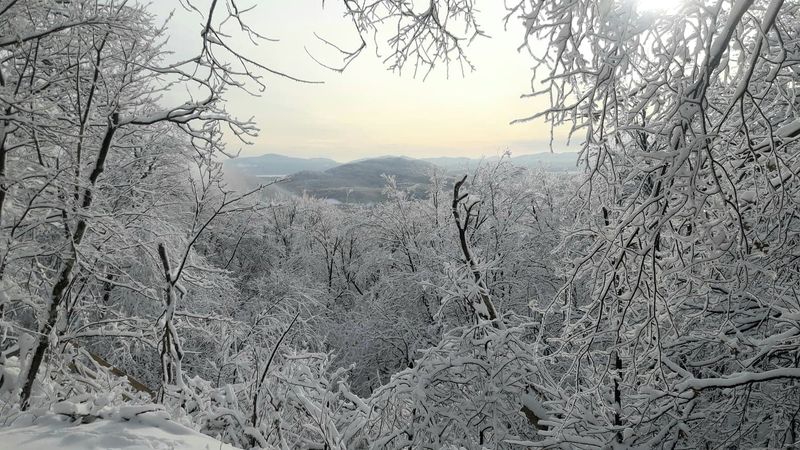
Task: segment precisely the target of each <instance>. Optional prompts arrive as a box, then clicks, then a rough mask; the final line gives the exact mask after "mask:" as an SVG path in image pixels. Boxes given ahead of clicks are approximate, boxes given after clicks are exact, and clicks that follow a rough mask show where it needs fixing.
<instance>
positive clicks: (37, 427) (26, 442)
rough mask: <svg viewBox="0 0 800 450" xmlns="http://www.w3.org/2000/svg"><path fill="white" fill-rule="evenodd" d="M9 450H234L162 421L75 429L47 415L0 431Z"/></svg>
mask: <svg viewBox="0 0 800 450" xmlns="http://www.w3.org/2000/svg"><path fill="white" fill-rule="evenodd" d="M0 448H2V449H9V450H101V449H102V450H107V449H147V450H149V449H157V450H234V449H235V447H232V446H230V445H227V444H223V443H221V442H219V441H217V440H216V439H213V438H211V437H209V436H206V435H204V434H201V433H199V432H197V431H194V430H191V429H189V428H186V427H184V426H182V425H179V424H177V423H175V422H172V421H169V420H166V419H153V418H142V419H131V420H119V419H118V420H102V419H101V420H96V421H94V422H92V423H84V424H79V425H76V424H75V423H74V422H72V421H71V420H68V419H67V418H66V417H64V416H57V415H48V416H45V417H41V418H38V419H36V420H35V421H34V423H32V424H28V425H22V426H21V425H14V426H11V427H9V428H0Z"/></svg>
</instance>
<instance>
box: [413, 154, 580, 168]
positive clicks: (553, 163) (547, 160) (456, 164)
mask: <svg viewBox="0 0 800 450" xmlns="http://www.w3.org/2000/svg"><path fill="white" fill-rule="evenodd" d="M498 159H499V158H498V157H497V156H494V157H491V158H480V159H478V158H465V157H439V158H424V159H422V160H423V161H427V162H430V163H432V164H435V165H437V166H439V167H441V168H443V169H445V170H447V171H448V172H463V171H472V170H474V169H475V168H476V167H478V166H479V165H480V164H481V163H491V162H495V161H497V160H498ZM510 161H511V164H514V165H516V166H520V167H526V168H528V169H543V170H546V171H551V172H571V171H575V170H577V168H576V165H577V162H578V154H577V153H550V152H543V153H533V154H530V155H519V156H513V157H511V159H510Z"/></svg>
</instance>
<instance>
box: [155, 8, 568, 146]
mask: <svg viewBox="0 0 800 450" xmlns="http://www.w3.org/2000/svg"><path fill="white" fill-rule="evenodd" d="M251 1H252V0H251ZM478 6H479V7H480V8H481V13H480V16H479V18H480V19H481V26H482V28H483V29H484V30H485V31H486V32H487V33H488V34H489V35H490V36H492V38H491V39H478V40H476V41H475V42H474V43H473V44H472V45H471V46H470V47H469V49H468V50H469V55H470V57H471V60H472V62H473V64H474V65H475V66H476V67H477V70H476V71H475V72H472V73H467V74H466V76H465V77H462V76H461V75H460V73H454V72H456V71H451V76H450V79H449V80H448V79H446V76H445V70H444V67H442V68H440V69H436V70H435V71H434V73H432V74H431V75H430V76H429V77H428V79H427V80H425V81H423V80H422V79H414V78H413V77H412V76H411V73H410V71H409V73H406V74H403V75H398V74H396V73H391V72H389V71H388V70H386V68H385V65H384V63H383V62H382V58H381V57H380V55H376V52H375V48H374V47H372V45H371V44H372V43H371V42H370V48H368V49H367V50H366V51H365V52H364V53H362V55H361V56H360V57H359V58H358V59H356V60H355V61H354V62H353V63H352V64H351V65H350V66H349V67H348V69H347V70H346V71H345V72H344V73H343V74H339V73H336V72H333V71H331V70H328V69H326V68H324V67H321V66H320V65H319V64H317V63H316V62H314V61H313V60H312V59H311V57H310V56H309V55H308V54H307V53H306V49H307V50H308V51H309V52H311V53H312V54H313V55H314V57H315V58H317V59H319V60H321V61H323V62H326V63H328V64H330V65H336V64H337V63H338V62H339V61H340V60H337V59H336V58H335V55H333V54H331V52H329V51H327V50H329V49H326V46H325V45H324V44H322V43H321V42H320V41H319V40H318V39H316V38H315V37H314V33H315V32H316V33H317V34H319V35H320V36H322V37H324V38H325V39H328V40H330V41H332V42H335V43H336V44H337V45H339V46H341V47H343V48H355V47H357V44H358V42H359V41H358V36H357V34H356V32H355V30H354V29H353V28H352V24H351V22H350V21H349V20H348V19H346V18H344V17H343V9H342V8H343V6H342V5H341V4H340V2H326V3H325V8H324V9H323V8H322V6H321V2H319V0H294V1H291V2H258V3H257V6H256V8H255V9H254V10H253V11H252V12H251V13H250V14H249V20H250V23H251V24H252V25H254V28H255V29H256V30H257V31H258V32H259V33H261V34H263V35H265V36H268V37H270V38H277V39H280V42H277V43H269V42H263V43H261V44H260V45H259V46H258V47H253V46H252V45H251V44H250V43H249V42H248V41H247V40H245V39H242V40H241V45H242V48H244V49H246V50H247V51H248V52H250V53H249V54H250V55H252V57H253V59H255V60H257V61H259V62H261V63H264V64H266V65H268V66H270V67H273V68H275V69H278V70H281V71H284V72H287V73H291V74H292V75H295V76H298V77H301V78H305V79H311V80H320V81H323V82H324V84H321V85H306V84H298V83H296V82H292V81H289V80H286V79H282V78H277V77H274V76H267V77H265V81H266V84H267V91H266V92H264V93H263V94H262V96H261V97H258V98H252V97H249V96H247V95H246V94H244V93H241V92H234V91H231V92H230V93H229V98H230V101H229V104H228V109H229V110H230V111H232V112H233V113H235V114H237V115H239V116H242V117H250V116H253V117H254V119H255V121H256V123H257V124H258V126H259V127H260V129H261V134H260V136H259V137H258V139H257V140H256V141H255V144H254V145H252V146H243V147H242V154H243V155H259V154H263V153H269V152H272V153H281V154H286V155H291V156H299V157H315V156H323V157H330V158H333V159H336V160H339V161H347V160H352V159H358V158H364V157H370V156H378V155H386V154H395V155H406V156H411V157H425V156H470V157H479V156H482V155H485V156H493V155H497V154H500V153H502V152H503V151H505V150H511V151H512V153H513V154H517V155H519V154H528V153H538V152H542V151H549V141H550V127H549V126H548V125H546V124H545V123H544V122H543V121H538V122H534V123H527V124H522V125H513V126H512V125H509V122H510V121H512V120H514V119H517V118H521V117H526V116H529V115H531V114H533V113H535V112H539V111H541V110H542V109H544V108H545V107H546V106H547V100H546V98H544V97H537V98H535V99H521V98H520V96H521V95H522V94H524V93H527V92H529V90H530V83H531V75H532V71H531V66H532V65H533V64H532V60H531V59H530V57H529V56H527V55H525V54H520V53H518V52H517V51H516V49H517V47H518V46H519V44H520V43H521V42H522V40H523V37H524V34H523V29H522V27H521V26H519V25H517V22H513V23H512V25H514V27H513V28H511V27H510V28H509V30H507V31H506V30H504V29H503V23H502V17H503V15H504V11H505V10H504V7H503V2H502V1H494V0H490V1H482V2H478ZM153 8H154V9H156V10H157V13H158V14H160V15H163V16H164V17H166V14H168V13H169V11H171V10H172V9H175V17H174V18H173V20H172V22H171V25H170V30H171V34H172V37H171V39H170V46H171V47H172V48H174V49H176V51H179V50H180V49H187V48H194V46H195V45H196V44H197V43H198V42H199V40H197V39H196V36H197V34H198V33H199V31H198V30H199V29H200V26H201V24H200V23H199V22H198V19H197V17H196V16H191V15H188V14H186V13H185V12H184V11H182V10H181V9H180V7H179V6H178V5H177V2H176V3H174V4H173V3H172V2H163V3H162V2H156V3H154V5H153ZM562 134H563V133H562ZM565 142H566V137H565V136H563V135H560V136H556V143H555V144H554V148H555V150H556V151H558V150H560V149H564V148H565ZM237 147H238V144H237Z"/></svg>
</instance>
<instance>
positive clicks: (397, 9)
mask: <svg viewBox="0 0 800 450" xmlns="http://www.w3.org/2000/svg"><path fill="white" fill-rule="evenodd" d="M344 4H345V7H346V8H347V11H348V13H349V15H350V17H351V19H352V21H353V24H354V26H355V27H356V30H357V31H358V33H359V34H360V36H361V41H362V45H361V46H360V47H359V48H358V49H357V50H356V51H354V52H346V51H342V50H341V49H339V50H340V51H341V52H342V53H343V54H344V55H345V66H346V65H347V64H349V61H351V60H352V58H353V57H354V56H355V55H357V54H359V53H360V52H361V51H362V50H363V49H364V48H366V42H367V41H368V40H369V38H370V36H372V38H373V42H375V43H376V46H378V49H379V51H380V52H383V51H382V50H381V45H378V44H377V42H378V40H379V39H380V40H384V39H385V41H386V46H387V47H388V50H387V51H386V55H385V56H383V58H384V62H385V63H386V64H387V65H388V67H389V69H390V70H393V71H397V72H402V70H403V69H404V68H406V66H408V65H410V66H411V67H412V70H413V74H414V75H415V76H416V75H417V74H419V75H421V76H422V77H423V78H424V77H427V76H428V74H430V73H431V71H432V70H433V69H434V68H435V67H436V66H437V65H439V64H444V65H445V66H446V68H447V73H448V74H449V71H450V66H451V65H455V66H456V67H457V68H458V70H459V71H460V72H461V74H462V75H463V74H464V73H466V72H467V71H470V70H472V69H473V66H472V64H471V63H470V61H469V59H468V58H467V55H466V53H465V46H466V45H468V44H469V43H470V42H471V41H472V40H473V39H475V38H476V37H478V36H482V35H483V32H482V31H481V29H480V27H479V25H478V23H477V21H476V14H475V12H476V11H475V6H474V0H455V1H453V0H421V1H411V2H408V1H403V0H344ZM384 33H386V35H384ZM323 42H326V43H328V44H329V45H332V44H330V42H327V41H325V40H323ZM336 48H337V49H338V47H336Z"/></svg>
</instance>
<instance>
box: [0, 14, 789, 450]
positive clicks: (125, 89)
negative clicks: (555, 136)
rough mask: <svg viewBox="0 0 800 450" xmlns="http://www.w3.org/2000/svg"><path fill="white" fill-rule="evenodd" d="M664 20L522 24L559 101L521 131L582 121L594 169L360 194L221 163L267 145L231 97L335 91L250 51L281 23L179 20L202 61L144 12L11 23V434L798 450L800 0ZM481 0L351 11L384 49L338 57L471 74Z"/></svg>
mask: <svg viewBox="0 0 800 450" xmlns="http://www.w3.org/2000/svg"><path fill="white" fill-rule="evenodd" d="M484 1H488V0H484ZM643 1H644V0H638V1H635V0H602V1H589V0H518V1H517V0H514V1H507V2H506V8H507V10H508V11H507V14H508V15H507V17H506V19H505V20H507V21H509V22H512V21H513V22H515V23H521V24H523V25H524V30H525V33H524V35H522V36H520V43H519V45H520V46H519V51H521V52H524V53H525V54H527V55H529V56H530V61H531V64H532V66H533V68H534V70H533V72H532V74H531V84H530V86H520V93H521V94H523V96H540V95H541V96H544V97H546V98H547V99H548V101H549V107H548V108H546V109H544V110H541V111H531V114H530V116H529V117H522V118H519V119H518V120H517V121H516V122H517V123H521V122H525V121H529V120H534V119H537V118H545V119H546V120H547V121H548V122H549V123H550V124H551V125H552V126H553V127H566V128H568V129H569V130H570V139H571V140H572V141H573V142H575V143H577V144H576V145H578V146H579V148H580V160H579V163H578V166H577V168H576V172H575V173H548V172H546V171H541V170H527V169H523V168H520V167H517V166H515V165H513V164H511V163H510V162H509V161H508V159H507V158H501V159H500V160H499V161H487V162H486V163H485V164H483V165H481V166H480V167H479V168H477V169H475V170H473V171H470V172H469V173H465V174H460V175H459V176H457V177H454V176H452V175H450V174H447V173H443V172H440V171H436V170H432V171H431V173H430V174H429V183H428V186H427V189H426V195H425V196H422V197H420V196H411V195H409V194H408V192H405V191H404V190H403V189H402V188H401V187H398V185H397V183H396V182H395V180H394V179H393V178H392V177H386V187H385V190H384V196H385V200H384V201H383V202H380V203H376V204H368V205H367V204H364V205H355V204H348V205H334V204H330V203H329V202H325V201H323V200H321V199H315V198H311V197H308V196H274V195H272V194H270V191H269V190H268V189H267V187H268V186H265V185H261V186H257V187H255V188H253V189H244V190H243V189H234V188H233V187H231V186H230V184H229V182H228V181H229V180H228V179H227V178H226V176H225V173H224V171H223V166H222V161H223V160H224V159H226V158H229V157H234V156H235V151H232V150H231V149H230V148H231V142H233V141H235V140H237V139H239V140H241V142H245V143H246V142H248V140H249V139H250V138H252V137H253V136H255V135H256V134H257V133H258V129H257V126H256V123H255V122H254V121H253V120H252V119H241V118H237V117H235V116H234V115H232V114H231V113H229V109H228V108H227V104H226V99H227V95H229V93H230V92H232V91H234V90H236V91H244V92H259V91H261V90H262V89H264V88H265V87H266V80H269V79H270V78H271V77H281V78H289V79H291V80H293V81H295V82H298V83H307V82H309V80H306V79H305V78H303V77H302V76H301V74H300V75H298V74H293V73H290V72H284V71H282V70H278V69H276V68H273V67H271V66H270V64H269V62H268V61H259V60H257V59H255V58H253V57H252V56H251V55H249V54H247V53H246V52H244V51H241V50H239V49H238V47H237V46H236V45H235V39H233V38H232V36H233V35H234V34H235V35H237V36H242V35H244V36H246V37H248V38H250V39H252V40H253V41H255V42H261V43H264V44H265V45H268V44H269V39H268V38H266V37H265V36H266V33H265V32H264V30H260V29H258V27H257V23H258V20H257V14H258V8H257V7H255V8H252V7H251V6H254V5H245V4H240V2H239V1H238V0H210V1H205V2H203V1H197V0H181V2H180V7H182V8H185V9H186V11H188V12H189V13H191V14H194V15H195V17H197V18H199V19H200V21H199V22H200V23H201V27H202V28H201V29H199V30H197V31H198V33H197V37H196V45H195V47H193V49H192V52H193V53H192V54H191V55H190V56H188V57H185V58H183V59H181V58H178V57H177V56H176V55H175V54H173V53H170V52H169V51H167V50H166V42H167V40H168V38H169V32H168V28H167V25H166V24H165V23H164V21H163V18H159V17H156V16H155V15H154V14H153V13H152V12H151V11H149V8H148V5H147V4H146V3H143V2H137V1H127V2H126V1H112V0H65V1H57V2H53V1H49V0H0V423H2V424H4V425H8V426H24V425H26V424H31V423H36V421H37V420H40V419H42V418H43V417H52V416H57V417H59V420H63V421H69V422H70V423H75V424H81V423H90V422H93V421H95V420H98V419H102V420H116V421H129V420H138V419H137V418H143V417H146V418H150V419H152V420H155V419H158V420H171V421H174V422H177V423H180V424H182V425H185V426H187V427H190V428H192V429H194V430H197V431H200V432H202V433H204V434H207V435H209V436H211V437H214V438H217V439H219V440H220V441H222V442H224V443H226V444H231V445H233V446H236V447H239V448H245V449H249V448H263V449H272V448H276V449H277V448H325V449H345V448H453V449H456V448H466V449H482V448H501V449H505V448H508V449H511V448H523V447H533V448H586V449H591V448H674V449H677V448H685V449H694V448H753V447H767V448H785V447H792V446H795V445H800V437H798V413H800V388H798V381H800V297H798V295H799V294H798V286H800V280H799V279H798V277H800V272H799V270H800V216H799V215H798V211H800V208H799V207H798V204H797V203H798V201H800V184H798V175H800V158H798V156H799V155H800V153H799V152H798V148H799V147H798V145H799V144H798V142H797V140H798V137H799V136H800V115H799V114H798V106H800V104H799V103H798V92H797V89H798V87H799V86H800V45H798V43H799V42H800V39H799V38H800V29H798V27H797V23H800V2H797V1H794V0H785V1H782V0H769V1H766V0H683V1H680V2H677V3H676V7H675V10H672V11H654V10H652V9H650V8H644V7H642V2H643ZM480 5H481V2H480V1H478V0H447V1H445V0H429V1H411V2H408V1H400V0H346V1H345V2H344V7H345V9H346V12H347V15H346V17H344V18H343V19H342V20H344V21H349V23H351V24H352V26H353V29H354V30H355V31H356V32H357V33H358V36H360V42H361V45H360V46H359V47H356V48H355V49H350V50H347V49H345V48H343V47H338V46H336V43H335V42H332V41H331V42H328V41H325V44H326V45H330V46H333V47H334V48H336V49H338V51H339V52H340V53H341V64H335V65H332V64H330V63H325V65H326V66H327V67H328V68H330V69H332V70H335V71H341V70H350V69H352V68H351V67H348V66H349V65H350V62H351V61H352V60H354V59H355V58H368V57H372V55H371V54H370V53H372V52H371V51H364V50H365V49H370V50H372V47H374V50H375V51H376V52H378V53H379V54H381V55H382V58H383V59H382V60H383V62H384V63H385V64H386V67H387V69H388V70H394V71H396V72H398V73H399V76H417V77H419V78H424V77H425V76H426V75H427V74H428V73H430V72H431V71H435V70H446V71H448V73H450V72H451V71H453V73H456V72H458V73H461V72H463V73H465V74H468V73H469V71H470V70H471V68H472V67H473V65H472V62H471V60H470V58H469V45H470V43H471V42H472V41H474V40H475V39H488V38H489V37H487V36H485V35H484V33H483V32H482V29H481V25H480V16H479V11H480ZM255 6H257V5H255ZM321 64H322V63H321ZM526 89H529V90H528V91H526ZM176 93H180V95H181V96H182V97H176V95H177V94H176ZM266 95H267V96H268V95H269V90H268V89H267V90H266ZM176 98H179V100H177V101H176V100H175V99H176ZM278 183H279V182H278ZM154 418H155V419H154Z"/></svg>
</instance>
